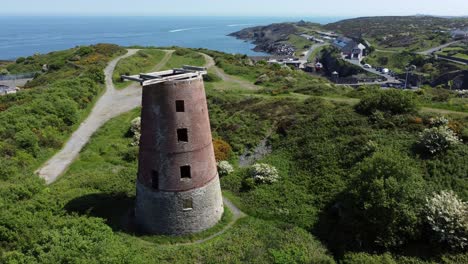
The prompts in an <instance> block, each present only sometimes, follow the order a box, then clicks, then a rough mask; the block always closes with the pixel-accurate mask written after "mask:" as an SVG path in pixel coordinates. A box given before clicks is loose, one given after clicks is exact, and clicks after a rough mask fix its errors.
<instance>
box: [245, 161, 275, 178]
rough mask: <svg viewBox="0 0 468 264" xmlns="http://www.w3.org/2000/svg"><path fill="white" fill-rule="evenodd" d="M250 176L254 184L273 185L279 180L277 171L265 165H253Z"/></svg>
mask: <svg viewBox="0 0 468 264" xmlns="http://www.w3.org/2000/svg"><path fill="white" fill-rule="evenodd" d="M250 174H251V176H252V178H253V179H254V181H255V182H256V183H274V182H277V181H278V179H279V175H278V170H277V169H276V168H275V167H273V166H271V165H268V164H265V163H256V164H254V165H253V166H252V168H251V170H250Z"/></svg>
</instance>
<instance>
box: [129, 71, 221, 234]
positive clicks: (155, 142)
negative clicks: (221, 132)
mask: <svg viewBox="0 0 468 264" xmlns="http://www.w3.org/2000/svg"><path fill="white" fill-rule="evenodd" d="M203 74H206V70H205V69H204V68H198V67H190V66H185V67H184V68H182V69H174V70H169V71H162V72H156V73H149V74H140V75H138V76H122V78H123V79H128V80H134V81H138V82H140V83H141V84H142V86H143V98H142V110H141V138H140V153H139V162H138V177H137V183H136V185H137V195H136V205H135V220H136V224H137V226H138V228H140V229H141V231H143V232H147V233H152V234H168V235H182V234H190V233H194V232H199V231H203V230H206V229H208V228H210V227H212V226H214V225H216V223H217V222H218V221H219V220H220V219H221V216H222V214H223V200H222V195H221V188H220V183H219V176H218V173H217V168H216V160H215V156H214V150H213V144H212V138H211V128H210V120H209V116H208V107H207V102H206V95H205V89H204V83H203V77H202V76H203Z"/></svg>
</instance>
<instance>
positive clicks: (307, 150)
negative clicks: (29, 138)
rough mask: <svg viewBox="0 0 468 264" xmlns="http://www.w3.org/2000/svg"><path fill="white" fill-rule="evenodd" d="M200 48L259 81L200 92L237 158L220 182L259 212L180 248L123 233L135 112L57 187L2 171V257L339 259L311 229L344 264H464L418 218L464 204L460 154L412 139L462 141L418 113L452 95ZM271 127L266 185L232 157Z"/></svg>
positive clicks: (98, 140)
mask: <svg viewBox="0 0 468 264" xmlns="http://www.w3.org/2000/svg"><path fill="white" fill-rule="evenodd" d="M201 51H202V52H206V53H209V54H210V55H212V56H213V57H214V58H215V61H216V63H217V65H218V66H219V67H221V68H223V69H224V70H225V72H227V73H229V74H235V75H238V76H239V77H240V78H244V79H246V80H253V81H255V82H257V83H258V84H260V85H259V90H256V91H252V90H245V89H244V90H242V88H241V87H238V86H236V87H237V88H236V89H232V90H231V89H227V88H229V87H231V86H229V85H230V84H227V83H224V82H222V81H220V80H219V79H216V78H207V84H206V87H207V98H208V106H209V111H210V120H211V126H212V131H213V137H214V138H217V139H222V140H223V141H225V142H227V143H228V144H230V145H231V146H232V150H233V152H234V153H231V156H230V157H229V161H230V162H231V163H232V164H234V167H235V172H234V173H233V174H230V175H228V176H225V177H222V179H221V184H222V188H223V190H225V191H226V190H228V191H230V192H231V195H230V196H232V198H233V199H232V200H233V201H235V202H236V203H237V204H238V205H240V207H241V209H242V210H243V211H246V212H247V213H249V214H250V215H251V216H253V217H249V218H245V219H243V220H241V221H240V222H239V223H238V224H236V225H235V226H234V227H233V228H232V229H231V230H230V231H228V232H227V233H225V234H223V235H222V236H220V237H217V238H216V239H214V240H212V241H209V242H207V243H206V244H202V245H193V246H187V247H177V246H170V245H163V244H154V243H152V242H148V241H146V240H142V239H141V238H140V237H138V236H133V235H132V234H126V233H124V232H122V229H120V228H119V223H120V220H121V218H120V216H121V215H122V214H125V212H126V211H127V209H128V208H129V207H131V205H132V203H133V199H134V195H135V190H134V188H135V187H134V181H135V178H136V176H135V173H136V166H137V165H136V158H137V151H138V149H137V148H136V147H134V146H132V145H131V142H132V138H131V136H132V135H131V134H130V133H129V129H130V122H131V120H132V119H133V118H134V117H136V116H138V113H139V112H138V110H136V111H133V112H130V113H128V114H125V115H123V116H121V117H118V118H116V119H114V120H112V121H110V122H109V123H108V124H106V125H105V126H104V127H103V128H102V129H101V130H100V131H99V132H98V133H96V135H95V136H94V137H93V139H92V140H91V142H90V143H89V144H88V145H87V147H86V148H85V149H84V151H83V152H82V154H81V157H80V159H78V160H77V161H76V162H75V163H74V164H73V165H72V166H71V168H70V171H69V172H68V173H67V174H66V175H65V176H64V177H63V178H62V179H60V180H59V181H58V182H57V183H56V184H55V185H52V186H50V187H45V186H44V185H43V183H42V182H40V181H39V180H38V179H37V178H35V177H34V176H33V175H30V174H27V175H25V176H22V177H21V178H17V177H15V176H18V175H16V174H12V175H15V176H12V177H9V176H8V175H10V172H8V171H1V170H0V171H1V172H2V173H3V174H0V175H1V176H2V177H3V178H2V180H3V181H2V182H1V183H2V184H1V185H0V209H1V211H2V214H0V241H2V243H1V244H0V262H6V263H9V262H20V263H21V262H31V263H37V262H39V263H40V262H43V263H55V262H59V263H60V262H87V261H88V262H92V261H96V262H111V263H112V262H124V263H125V262H127V263H151V262H154V263H187V262H193V261H194V260H196V261H200V262H203V263H226V262H227V263H230V262H231V263H232V262H235V263H239V262H245V263H333V260H332V259H330V256H329V255H328V254H327V253H326V250H325V249H324V248H323V246H321V244H320V243H319V242H317V241H316V240H315V239H314V235H315V236H317V237H320V238H321V240H322V241H323V242H324V244H326V245H327V248H328V249H330V250H332V252H333V254H334V256H335V257H336V258H337V260H338V261H342V262H343V263H356V264H357V263H380V262H383V261H386V262H388V263H418V264H419V263H434V262H435V263H453V264H455V263H465V262H467V258H468V255H467V254H466V253H465V252H463V251H461V253H457V250H456V249H451V248H450V247H449V245H448V244H447V241H445V240H439V239H438V237H437V234H436V233H434V232H433V230H431V229H430V228H429V227H428V226H427V225H428V223H427V222H425V221H426V219H427V218H426V215H425V213H426V212H427V211H428V210H425V208H426V207H425V206H426V205H425V198H431V197H433V192H439V191H441V190H450V189H452V190H453V191H454V192H455V193H456V194H457V195H458V196H459V197H460V198H462V199H464V200H466V199H467V198H468V193H467V190H468V187H467V186H468V183H467V179H466V171H467V170H468V168H467V166H468V161H467V158H468V146H467V145H466V144H465V143H461V142H459V143H453V145H450V146H448V147H447V148H445V149H439V150H438V151H439V152H437V153H434V154H431V153H429V152H427V149H426V146H425V145H421V144H420V134H421V133H427V131H428V130H427V129H429V131H432V132H434V131H435V130H434V127H435V126H436V125H441V126H445V125H446V126H447V127H448V128H449V129H450V130H452V131H453V133H455V134H456V135H457V136H459V137H461V138H463V139H464V141H465V142H466V141H467V139H468V130H467V129H466V128H467V127H468V120H467V119H466V118H463V117H462V118H457V117H450V118H449V120H450V121H449V122H448V123H447V124H446V121H445V119H435V120H431V119H430V118H431V117H433V115H432V114H422V113H418V111H417V107H416V106H417V104H420V103H422V102H424V100H427V101H426V103H427V104H433V103H435V102H437V101H439V102H440V103H441V104H445V103H448V102H447V100H448V99H451V96H452V94H451V93H450V91H447V90H441V89H424V90H421V91H420V92H418V93H412V92H405V91H397V90H390V91H381V89H380V88H372V87H362V88H360V89H356V90H354V89H348V88H344V87H339V86H335V85H333V84H331V83H329V82H327V81H326V80H323V79H320V78H315V77H311V76H309V75H306V74H304V73H302V72H298V71H292V70H291V69H287V68H281V67H278V66H276V65H267V64H265V63H262V62H260V63H257V64H255V65H253V64H252V62H250V61H249V60H248V58H246V57H244V56H239V55H237V56H236V55H228V54H224V53H220V52H215V51H206V50H201ZM192 52H193V51H192ZM193 56H195V55H193ZM189 57H192V55H189ZM192 59H193V58H189V59H188V60H189V61H190V60H192ZM175 61H177V63H183V62H182V61H181V60H179V59H176V60H175ZM173 62H174V61H173ZM208 79H209V80H208ZM218 89H219V90H218ZM348 97H353V98H359V99H361V100H362V101H361V102H360V103H358V102H359V99H353V98H348ZM457 99H459V98H457ZM355 103H358V104H357V106H353V104H355ZM461 104H463V101H461ZM447 121H448V120H447ZM436 128H437V127H436ZM440 129H441V130H440V131H446V132H447V130H446V128H445V127H442V128H440ZM270 131H271V132H272V133H271V135H270V136H269V144H271V147H272V150H273V152H272V153H271V154H270V155H268V156H266V157H265V158H264V159H263V160H261V161H260V162H264V163H268V164H271V165H273V166H275V167H276V168H277V170H278V172H279V179H278V181H277V182H272V183H269V184H268V183H267V184H265V183H261V182H258V181H255V180H254V178H253V177H252V171H251V168H245V169H240V168H237V166H236V163H237V157H238V156H239V155H240V154H241V153H244V152H245V151H246V150H249V149H252V148H253V147H255V146H256V145H257V144H258V143H259V142H260V141H261V140H263V139H264V138H265V137H267V136H268V135H269V134H270V133H269V132H270ZM437 131H439V130H437ZM432 132H431V133H432ZM12 142H15V141H14V140H12ZM426 143H427V142H426ZM429 144H430V142H429ZM437 144H438V143H436V144H435V145H436V146H437ZM21 158H22V156H15V159H16V160H18V161H21ZM21 166H22V164H21V163H13V164H11V165H10V164H8V166H1V167H0V169H2V168H14V169H18V168H21ZM24 171H25V172H27V171H28V170H27V168H26V169H24ZM5 175H7V176H5ZM20 176H21V175H20ZM460 219H461V218H460ZM366 252H373V253H372V254H369V253H366ZM408 255H409V256H412V257H408Z"/></svg>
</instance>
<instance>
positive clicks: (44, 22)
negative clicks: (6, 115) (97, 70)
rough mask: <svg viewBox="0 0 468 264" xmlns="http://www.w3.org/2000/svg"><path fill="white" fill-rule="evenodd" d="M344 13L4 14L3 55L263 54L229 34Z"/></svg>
mask: <svg viewBox="0 0 468 264" xmlns="http://www.w3.org/2000/svg"><path fill="white" fill-rule="evenodd" d="M301 19H303V20H306V21H311V22H317V23H322V24H326V23H330V22H335V21H338V20H341V19H343V18H341V17H27V16H17V17H9V16H6V17H5V16H2V17H0V30H1V31H0V32H1V33H0V59H3V60H5V59H15V58H17V57H20V56H29V55H33V54H35V53H48V52H51V51H55V50H63V49H68V48H72V47H75V46H77V45H90V44H96V43H114V44H119V45H123V46H130V45H141V46H173V45H176V46H182V47H190V48H208V49H213V50H219V51H224V52H228V53H241V54H247V55H260V54H261V53H258V52H254V51H252V49H253V47H254V46H253V45H252V44H251V43H248V42H245V41H242V40H237V39H235V38H233V37H228V36H227V34H229V33H232V32H235V31H238V30H240V29H242V28H246V27H251V26H258V25H268V24H271V23H278V22H288V21H289V22H296V21H299V20H301Z"/></svg>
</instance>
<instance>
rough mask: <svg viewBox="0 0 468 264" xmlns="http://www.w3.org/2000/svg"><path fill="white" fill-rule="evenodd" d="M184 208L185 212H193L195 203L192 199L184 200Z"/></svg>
mask: <svg viewBox="0 0 468 264" xmlns="http://www.w3.org/2000/svg"><path fill="white" fill-rule="evenodd" d="M183 207H184V210H192V209H193V201H192V198H187V199H184V201H183Z"/></svg>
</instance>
